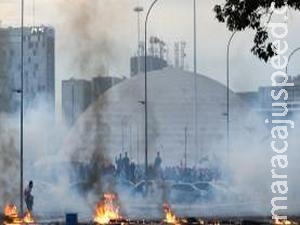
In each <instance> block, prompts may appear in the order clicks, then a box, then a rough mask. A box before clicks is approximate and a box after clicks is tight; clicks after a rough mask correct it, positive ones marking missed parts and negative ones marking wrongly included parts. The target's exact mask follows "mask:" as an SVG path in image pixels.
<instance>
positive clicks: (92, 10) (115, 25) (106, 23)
mask: <svg viewBox="0 0 300 225" xmlns="http://www.w3.org/2000/svg"><path fill="white" fill-rule="evenodd" d="M130 5H131V4H130V3H129V1H118V0H102V1H98V0H89V1H85V0H76V1H73V0H67V1H65V0H64V1H59V2H58V3H57V8H58V11H59V14H60V16H61V18H62V20H63V25H62V27H61V29H62V30H61V31H62V34H64V36H62V38H63V41H62V43H61V46H60V47H62V49H64V50H63V51H64V52H67V53H63V54H68V57H69V58H70V61H69V65H68V66H69V71H73V72H75V74H76V75H79V76H94V75H104V74H105V73H106V72H107V70H108V69H109V66H110V62H111V61H114V59H115V58H116V57H118V56H119V55H120V49H122V48H118V47H120V46H122V45H121V43H120V42H118V41H117V39H118V37H117V36H118V35H121V34H122V32H120V31H121V30H122V29H124V26H123V24H124V20H127V18H128V16H126V15H127V13H126V14H125V11H126V10H125V9H126V8H128V7H129V6H130ZM123 49H124V47H123Z"/></svg>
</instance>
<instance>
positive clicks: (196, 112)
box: [194, 0, 199, 152]
mask: <svg viewBox="0 0 300 225" xmlns="http://www.w3.org/2000/svg"><path fill="white" fill-rule="evenodd" d="M196 6H197V5H196V0H194V98H195V100H194V120H195V149H196V152H198V151H199V143H198V138H199V134H198V96H197V93H198V85H197V8H196Z"/></svg>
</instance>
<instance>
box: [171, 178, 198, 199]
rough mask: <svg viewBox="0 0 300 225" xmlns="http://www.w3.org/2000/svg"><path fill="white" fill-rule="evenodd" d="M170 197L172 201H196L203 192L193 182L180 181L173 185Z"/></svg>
mask: <svg viewBox="0 0 300 225" xmlns="http://www.w3.org/2000/svg"><path fill="white" fill-rule="evenodd" d="M169 198H170V201H171V202H172V203H194V202H195V201H197V200H198V199H200V198H201V192H200V191H199V190H198V189H197V188H196V187H195V186H194V185H193V184H191V183H178V184H173V185H172V186H171V189H170V195H169Z"/></svg>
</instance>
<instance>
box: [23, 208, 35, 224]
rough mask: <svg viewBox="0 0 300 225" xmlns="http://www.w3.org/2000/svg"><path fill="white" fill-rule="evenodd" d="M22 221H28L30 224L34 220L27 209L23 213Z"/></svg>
mask: <svg viewBox="0 0 300 225" xmlns="http://www.w3.org/2000/svg"><path fill="white" fill-rule="evenodd" d="M23 222H24V223H30V224H32V223H34V222H35V221H34V219H33V216H32V213H31V212H29V211H27V212H26V213H25V215H24V218H23Z"/></svg>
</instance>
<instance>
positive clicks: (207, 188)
mask: <svg viewBox="0 0 300 225" xmlns="http://www.w3.org/2000/svg"><path fill="white" fill-rule="evenodd" d="M194 185H195V187H196V188H197V189H198V190H199V191H200V193H201V200H204V201H211V200H213V199H214V191H215V188H214V187H213V185H212V184H211V183H209V182H205V181H200V182H197V183H194Z"/></svg>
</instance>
